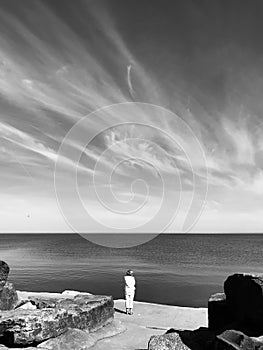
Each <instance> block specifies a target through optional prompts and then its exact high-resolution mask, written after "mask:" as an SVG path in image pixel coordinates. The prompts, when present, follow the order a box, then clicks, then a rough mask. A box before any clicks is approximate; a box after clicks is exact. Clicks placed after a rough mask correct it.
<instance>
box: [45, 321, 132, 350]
mask: <svg viewBox="0 0 263 350" xmlns="http://www.w3.org/2000/svg"><path fill="white" fill-rule="evenodd" d="M125 330H126V328H125V327H124V326H123V325H122V323H121V322H120V321H113V322H112V323H111V324H109V325H106V326H104V327H101V328H100V329H99V330H97V331H96V332H87V331H83V330H79V329H69V330H68V331H67V332H66V333H64V334H62V335H60V336H59V337H57V338H53V339H49V340H47V341H45V342H43V343H41V344H40V345H38V348H40V349H39V350H41V349H42V347H44V348H45V349H48V350H61V349H63V350H73V349H74V350H86V349H90V348H91V347H92V346H93V345H95V344H96V343H97V341H99V340H101V339H104V338H109V337H112V336H114V335H117V334H120V333H123V332H124V331H125Z"/></svg>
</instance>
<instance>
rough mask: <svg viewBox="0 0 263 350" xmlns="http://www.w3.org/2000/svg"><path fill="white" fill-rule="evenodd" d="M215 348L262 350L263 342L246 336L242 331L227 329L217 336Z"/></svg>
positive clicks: (218, 349)
mask: <svg viewBox="0 0 263 350" xmlns="http://www.w3.org/2000/svg"><path fill="white" fill-rule="evenodd" d="M215 349H216V350H263V343H262V342H259V341H257V340H255V339H252V338H250V337H248V336H246V335H245V334H244V333H242V332H239V331H235V330H227V331H225V332H223V333H222V334H220V335H218V336H217V342H216V344H215Z"/></svg>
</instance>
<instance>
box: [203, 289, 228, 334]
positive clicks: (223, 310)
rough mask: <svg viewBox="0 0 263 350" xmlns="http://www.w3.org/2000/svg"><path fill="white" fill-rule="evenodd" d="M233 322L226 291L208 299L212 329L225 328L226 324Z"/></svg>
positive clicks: (209, 320) (209, 322) (209, 324)
mask: <svg viewBox="0 0 263 350" xmlns="http://www.w3.org/2000/svg"><path fill="white" fill-rule="evenodd" d="M231 322H233V319H232V315H231V313H230V310H229V305H228V303H227V301H226V295H225V294H224V293H217V294H213V295H211V297H210V298H209V300H208V327H209V329H211V330H220V329H225V326H226V325H228V324H230V323H231Z"/></svg>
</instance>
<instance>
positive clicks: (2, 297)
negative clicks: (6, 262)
mask: <svg viewBox="0 0 263 350" xmlns="http://www.w3.org/2000/svg"><path fill="white" fill-rule="evenodd" d="M17 301H18V296H17V292H16V290H15V287H14V285H13V283H9V282H7V283H6V284H5V285H4V287H3V288H2V290H1V292H0V310H1V311H5V310H13V309H14V308H15V306H16V304H17Z"/></svg>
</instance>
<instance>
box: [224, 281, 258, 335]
mask: <svg viewBox="0 0 263 350" xmlns="http://www.w3.org/2000/svg"><path fill="white" fill-rule="evenodd" d="M224 291H225V294H226V302H227V304H228V307H229V315H230V317H231V318H232V319H233V320H234V322H235V324H236V326H237V328H236V327H235V329H238V330H241V331H245V332H246V334H248V335H262V334H263V276H261V275H247V274H234V275H232V276H229V277H228V278H227V279H226V281H225V283H224Z"/></svg>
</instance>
